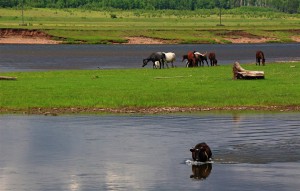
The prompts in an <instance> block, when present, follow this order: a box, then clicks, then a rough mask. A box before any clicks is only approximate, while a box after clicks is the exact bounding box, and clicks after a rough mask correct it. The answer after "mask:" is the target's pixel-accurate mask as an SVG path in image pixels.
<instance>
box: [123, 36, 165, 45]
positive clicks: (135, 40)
mask: <svg viewBox="0 0 300 191" xmlns="http://www.w3.org/2000/svg"><path fill="white" fill-rule="evenodd" d="M127 39H128V42H127V43H125V44H169V42H168V41H166V40H162V39H155V38H148V37H127Z"/></svg>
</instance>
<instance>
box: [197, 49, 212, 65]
mask: <svg viewBox="0 0 300 191" xmlns="http://www.w3.org/2000/svg"><path fill="white" fill-rule="evenodd" d="M194 55H195V57H196V61H197V65H198V62H199V66H204V61H205V62H206V64H207V66H209V65H208V62H207V56H206V53H205V54H201V53H200V52H194Z"/></svg>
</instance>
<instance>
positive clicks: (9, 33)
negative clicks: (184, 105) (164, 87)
mask: <svg viewBox="0 0 300 191" xmlns="http://www.w3.org/2000/svg"><path fill="white" fill-rule="evenodd" d="M126 39H127V42H125V43H118V42H112V43H113V44H178V42H177V41H176V40H172V41H168V40H163V39H157V38H149V37H141V36H135V37H126ZM292 39H293V41H294V42H300V37H297V36H294V37H293V38H292ZM226 40H227V41H228V42H230V43H267V42H270V41H274V40H276V39H274V38H266V37H259V36H247V35H243V36H240V37H239V38H236V37H227V38H226ZM63 43H64V41H63V40H54V37H52V36H50V35H48V34H46V33H44V32H42V31H39V30H26V29H24V30H23V29H18V30H5V29H4V30H3V31H2V32H1V29H0V44H63ZM220 44H222V43H221V42H220Z"/></svg>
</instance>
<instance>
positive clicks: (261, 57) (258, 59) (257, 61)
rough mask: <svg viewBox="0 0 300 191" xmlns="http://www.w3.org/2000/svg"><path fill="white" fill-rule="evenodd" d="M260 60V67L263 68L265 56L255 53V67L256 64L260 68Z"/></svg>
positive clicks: (258, 52)
mask: <svg viewBox="0 0 300 191" xmlns="http://www.w3.org/2000/svg"><path fill="white" fill-rule="evenodd" d="M260 60H261V62H262V65H263V66H264V65H265V62H266V59H265V55H264V53H263V52H262V51H261V50H259V51H257V52H256V63H255V64H256V65H257V64H258V65H259V66H260Z"/></svg>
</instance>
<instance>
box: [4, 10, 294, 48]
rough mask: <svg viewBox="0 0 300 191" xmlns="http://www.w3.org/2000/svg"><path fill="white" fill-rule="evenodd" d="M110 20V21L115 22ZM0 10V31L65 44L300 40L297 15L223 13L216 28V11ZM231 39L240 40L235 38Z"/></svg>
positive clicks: (237, 11) (232, 11) (248, 12)
mask: <svg viewBox="0 0 300 191" xmlns="http://www.w3.org/2000/svg"><path fill="white" fill-rule="evenodd" d="M114 17H115V18H114ZM21 22H22V18H21V10H14V9H3V8H2V9H0V28H23V29H34V30H42V31H45V32H46V33H48V34H50V35H53V36H54V37H56V38H63V39H65V43H79V42H80V43H89V44H92V43H112V42H117V43H124V42H126V41H127V37H132V36H144V37H150V38H158V39H163V40H170V41H172V42H176V43H229V41H228V40H227V39H226V38H227V37H228V36H232V34H231V35H228V34H229V33H228V32H230V31H244V32H245V33H246V34H249V35H254V36H257V37H272V38H273V39H272V40H269V41H270V42H292V41H293V39H292V37H293V36H296V37H300V16H299V14H294V15H291V14H284V13H277V12H270V11H266V10H261V11H252V10H250V11H249V10H243V9H242V8H241V9H234V10H224V13H223V15H222V24H223V25H224V26H217V25H218V24H219V16H218V10H198V11H194V12H192V11H175V10H165V11H143V10H135V11H119V10H114V11H89V10H81V9H60V10H58V9H37V8H34V9H26V10H25V11H24V22H25V23H26V24H27V26H20V24H21ZM233 37H235V38H240V36H239V35H236V36H234V35H233Z"/></svg>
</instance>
